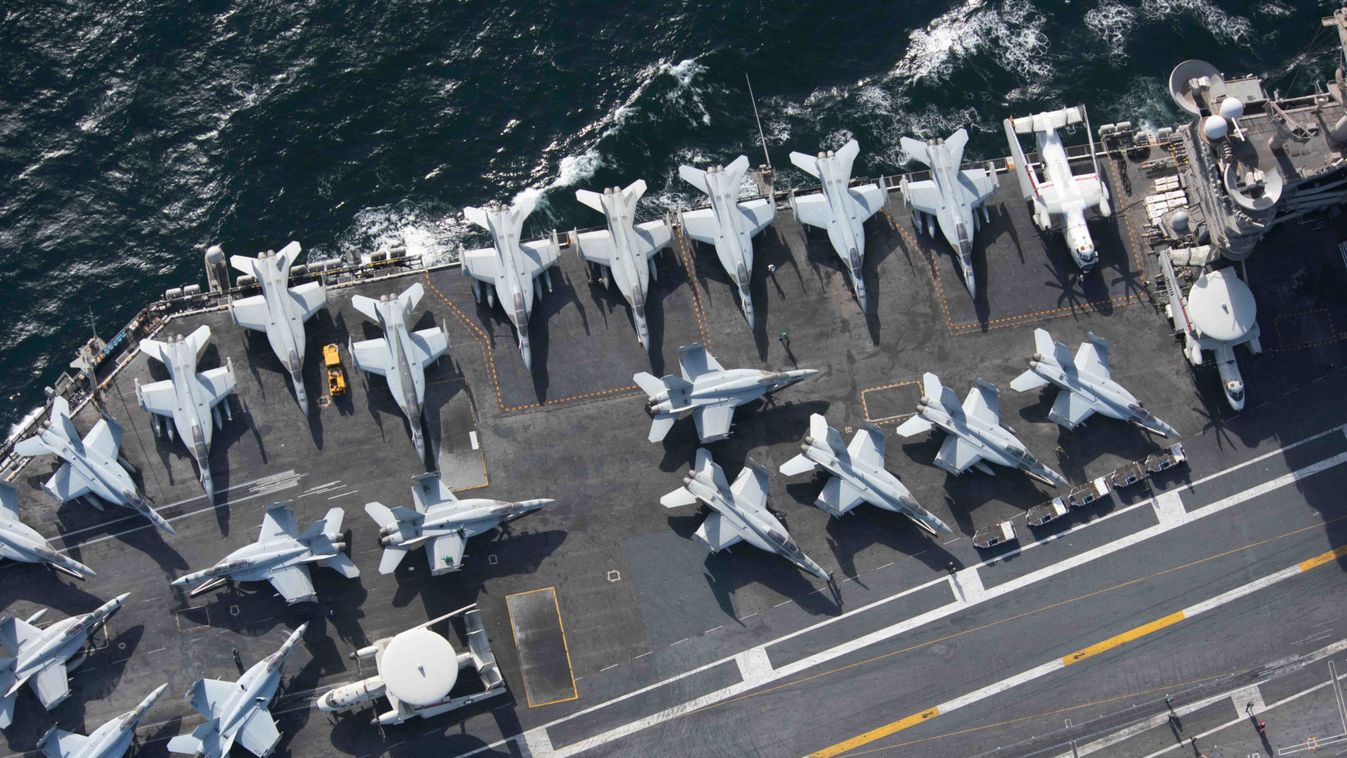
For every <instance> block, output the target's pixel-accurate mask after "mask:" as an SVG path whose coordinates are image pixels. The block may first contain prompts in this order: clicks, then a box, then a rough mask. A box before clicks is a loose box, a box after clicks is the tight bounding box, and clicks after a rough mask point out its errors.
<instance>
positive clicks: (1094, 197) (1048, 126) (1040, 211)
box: [1005, 106, 1112, 271]
mask: <svg viewBox="0 0 1347 758" xmlns="http://www.w3.org/2000/svg"><path fill="white" fill-rule="evenodd" d="M1081 122H1084V123H1085V133H1086V135H1087V136H1089V135H1090V124H1089V121H1088V120H1087V119H1086V116H1085V107H1084V106H1078V107H1075V108H1063V109H1062V110H1059V111H1049V112H1046V113H1035V114H1034V115H1032V116H1025V117H1023V118H1014V117H1011V118H1008V119H1006V121H1005V129H1006V139H1007V140H1008V141H1009V142H1010V154H1011V156H1012V158H1013V160H1014V161H1015V175H1016V176H1018V177H1019V180H1020V191H1021V192H1022V193H1023V194H1024V199H1025V200H1028V201H1029V202H1031V203H1032V204H1033V207H1034V223H1035V224H1037V225H1038V228H1039V229H1041V230H1043V231H1045V232H1046V231H1048V230H1049V229H1051V228H1052V217H1053V216H1061V217H1062V221H1063V227H1062V234H1063V235H1064V236H1065V237H1066V246H1067V248H1068V249H1069V250H1070V251H1071V257H1072V258H1074V259H1075V260H1076V265H1077V266H1080V269H1081V271H1089V270H1090V269H1092V268H1094V266H1095V264H1096V263H1098V262H1099V254H1098V252H1096V251H1095V248H1094V240H1093V239H1091V237H1090V228H1089V227H1088V226H1087V225H1086V224H1085V209H1086V208H1089V207H1091V206H1098V207H1099V213H1100V214H1101V215H1103V216H1108V215H1109V214H1110V213H1111V212H1112V210H1111V208H1110V207H1109V197H1108V188H1107V187H1105V186H1104V183H1103V182H1102V181H1100V180H1099V160H1098V158H1095V157H1094V155H1095V152H1094V138H1093V137H1092V136H1091V137H1090V156H1091V160H1093V161H1094V171H1093V172H1092V173H1089V174H1079V175H1075V174H1072V173H1071V162H1070V161H1069V160H1068V159H1067V156H1066V148H1065V147H1063V146H1062V138H1061V135H1059V134H1057V130H1058V129H1061V128H1063V127H1065V126H1067V125H1068V124H1079V123H1081ZM1031 132H1032V133H1033V135H1034V137H1035V141H1036V142H1037V143H1038V156H1039V160H1041V161H1042V162H1043V174H1044V177H1043V179H1042V180H1041V181H1040V180H1039V178H1038V174H1037V172H1035V171H1034V169H1033V167H1032V166H1030V165H1029V162H1028V160H1026V159H1025V157H1024V150H1023V149H1022V148H1021V147H1020V138H1019V137H1018V136H1016V135H1017V134H1029V133H1031Z"/></svg>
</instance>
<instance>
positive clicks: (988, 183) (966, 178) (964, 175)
mask: <svg viewBox="0 0 1347 758" xmlns="http://www.w3.org/2000/svg"><path fill="white" fill-rule="evenodd" d="M959 187H960V188H961V189H962V191H963V194H964V197H965V198H966V199H967V200H968V204H969V205H976V204H978V203H981V202H984V201H986V199H987V198H989V197H991V196H992V193H993V192H995V191H996V179H995V178H994V177H992V175H991V174H988V173H987V169H985V168H969V169H964V170H963V171H961V172H959Z"/></svg>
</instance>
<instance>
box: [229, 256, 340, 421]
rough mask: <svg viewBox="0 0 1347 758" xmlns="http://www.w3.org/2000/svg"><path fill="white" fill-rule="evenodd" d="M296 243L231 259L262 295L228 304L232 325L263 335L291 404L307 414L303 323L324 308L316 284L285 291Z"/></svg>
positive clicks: (322, 295) (320, 287)
mask: <svg viewBox="0 0 1347 758" xmlns="http://www.w3.org/2000/svg"><path fill="white" fill-rule="evenodd" d="M299 250H300V248H299V243H298V242H291V243H290V244H288V245H286V246H285V247H283V248H281V251H280V252H279V253H273V252H271V251H267V252H265V253H262V254H261V255H259V256H257V257H256V258H249V257H248V256H246V255H231V256H230V257H229V265H231V266H233V267H234V268H236V269H238V270H239V271H241V272H243V273H245V274H247V275H249V276H251V277H253V278H254V279H256V280H257V283H258V284H260V285H262V294H260V295H253V296H252V297H245V298H243V299H241V300H235V301H234V302H232V303H230V304H229V312H230V313H232V314H233V315H234V323H236V324H238V325H239V326H241V327H243V328H244V329H253V330H255V331H259V332H266V333H267V341H268V342H270V343H271V350H272V352H274V353H276V358H277V359H279V360H280V362H281V364H282V365H283V366H285V370H286V371H288V372H290V381H291V383H293V384H294V386H295V400H297V401H299V407H300V408H301V409H303V410H305V411H306V412H307V410H308V408H309V399H308V396H307V395H305V394H304V374H303V371H304V322H305V321H308V320H309V319H310V318H312V317H313V314H315V313H317V312H318V309H319V308H322V307H324V306H326V305H327V292H326V291H324V289H323V285H321V284H319V283H318V282H308V283H307V284H301V285H299V286H298V287H287V286H286V285H287V284H289V282H290V266H292V265H293V264H294V262H295V259H296V258H298V257H299Z"/></svg>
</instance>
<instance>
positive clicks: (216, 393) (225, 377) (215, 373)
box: [198, 366, 235, 405]
mask: <svg viewBox="0 0 1347 758" xmlns="http://www.w3.org/2000/svg"><path fill="white" fill-rule="evenodd" d="M198 376H199V377H201V384H202V385H204V386H205V388H206V392H208V393H210V404H211V405H216V404H218V403H219V402H220V401H222V400H224V399H225V398H226V397H228V396H229V393H231V392H233V391H234V385H235V380H234V372H233V371H230V370H229V367H228V366H221V367H219V368H213V369H211V370H209V371H203V372H201V373H200V374H198Z"/></svg>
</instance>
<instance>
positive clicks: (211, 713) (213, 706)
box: [188, 679, 236, 719]
mask: <svg viewBox="0 0 1347 758" xmlns="http://www.w3.org/2000/svg"><path fill="white" fill-rule="evenodd" d="M235 686H236V685H235V683H234V682H225V681H221V680H219V679H198V680H196V683H195V684H193V685H192V690H191V692H189V693H188V702H190V703H191V704H192V708H194V709H195V710H196V712H197V713H200V714H201V715H202V716H205V717H206V718H207V719H213V718H218V717H219V716H220V711H222V710H224V705H225V703H227V702H229V697H230V696H231V695H233V694H234V687H235Z"/></svg>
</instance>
